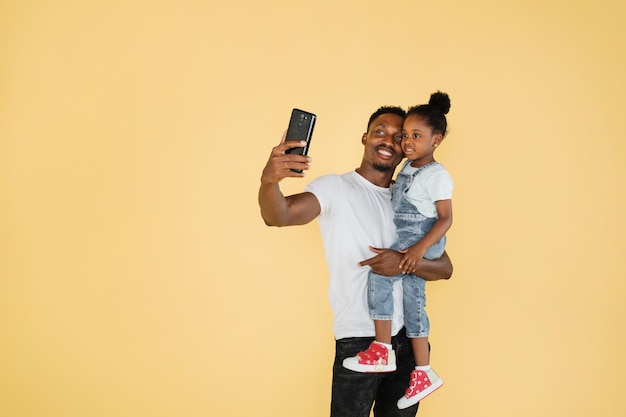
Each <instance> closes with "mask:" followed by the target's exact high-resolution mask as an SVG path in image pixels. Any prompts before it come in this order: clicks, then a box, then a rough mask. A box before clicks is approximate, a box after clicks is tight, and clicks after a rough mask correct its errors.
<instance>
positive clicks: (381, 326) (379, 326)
mask: <svg viewBox="0 0 626 417" xmlns="http://www.w3.org/2000/svg"><path fill="white" fill-rule="evenodd" d="M374 331H375V332H376V341H377V342H380V343H386V344H391V320H374ZM426 343H427V344H428V341H427V342H426Z"/></svg>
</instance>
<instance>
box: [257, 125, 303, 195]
mask: <svg viewBox="0 0 626 417" xmlns="http://www.w3.org/2000/svg"><path fill="white" fill-rule="evenodd" d="M285 135H286V132H285V134H283V137H282V139H281V140H280V144H279V145H278V146H275V147H274V148H273V149H272V153H271V154H270V157H269V159H268V161H267V164H266V165H265V168H263V173H262V174H261V183H262V184H276V183H278V182H280V181H282V180H283V178H287V177H304V172H295V171H292V169H299V170H302V171H305V170H307V169H309V162H311V158H310V157H309V156H303V155H298V154H286V153H285V151H286V150H287V149H291V148H297V147H302V146H305V145H306V142H305V141H303V140H301V141H297V140H289V141H285Z"/></svg>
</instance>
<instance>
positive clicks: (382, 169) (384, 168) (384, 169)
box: [372, 164, 395, 172]
mask: <svg viewBox="0 0 626 417" xmlns="http://www.w3.org/2000/svg"><path fill="white" fill-rule="evenodd" d="M372 166H373V167H374V169H375V170H377V171H380V172H389V171H393V170H394V168H395V166H391V165H383V164H374V165H372Z"/></svg>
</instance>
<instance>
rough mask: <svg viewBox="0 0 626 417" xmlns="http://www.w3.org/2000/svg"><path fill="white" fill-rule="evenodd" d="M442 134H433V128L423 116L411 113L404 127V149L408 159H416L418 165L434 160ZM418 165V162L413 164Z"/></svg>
mask: <svg viewBox="0 0 626 417" xmlns="http://www.w3.org/2000/svg"><path fill="white" fill-rule="evenodd" d="M441 139H442V135H441V134H439V133H437V134H435V135H433V132H432V129H431V128H430V126H428V125H427V124H426V123H424V120H423V119H422V117H420V116H417V115H414V114H413V115H411V116H409V117H407V118H406V119H405V120H404V126H403V129H402V150H403V151H404V154H405V155H406V157H407V159H410V160H411V161H415V162H416V163H417V166H421V165H423V164H427V163H429V162H431V161H433V160H434V159H433V152H435V148H436V147H437V146H438V145H439V143H440V142H441ZM412 165H413V166H416V164H412Z"/></svg>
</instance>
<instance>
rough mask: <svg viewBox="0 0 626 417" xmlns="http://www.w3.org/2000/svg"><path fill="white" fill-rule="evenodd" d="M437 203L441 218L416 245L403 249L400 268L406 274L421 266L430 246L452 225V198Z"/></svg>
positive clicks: (438, 214)
mask: <svg viewBox="0 0 626 417" xmlns="http://www.w3.org/2000/svg"><path fill="white" fill-rule="evenodd" d="M435 205H436V207H437V216H438V217H439V218H438V219H437V221H436V222H435V224H434V225H433V227H432V229H430V231H429V232H428V233H426V235H424V237H423V238H421V239H420V240H419V242H417V243H416V244H415V245H413V246H411V247H409V248H407V249H406V250H404V251H401V252H402V253H404V254H405V255H404V256H403V257H402V261H401V262H400V269H401V270H402V272H403V273H405V274H406V273H409V272H413V271H414V270H415V269H416V268H417V267H418V266H419V264H420V262H421V261H422V258H423V257H424V254H425V253H426V251H427V250H428V248H430V247H431V246H432V245H434V244H435V243H437V242H438V241H439V240H440V239H441V238H442V237H443V236H444V235H445V234H446V232H447V231H448V230H449V229H450V226H452V200H439V201H436V202H435Z"/></svg>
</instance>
